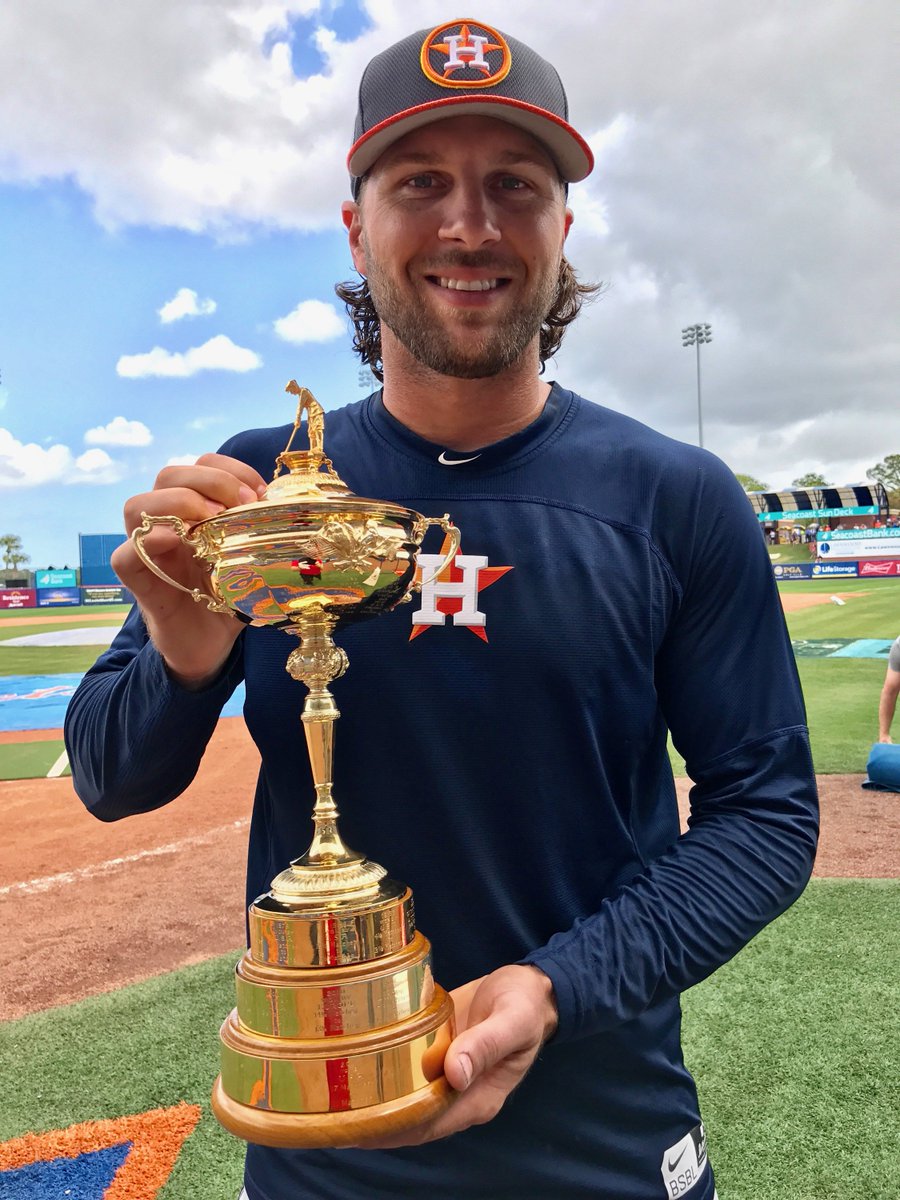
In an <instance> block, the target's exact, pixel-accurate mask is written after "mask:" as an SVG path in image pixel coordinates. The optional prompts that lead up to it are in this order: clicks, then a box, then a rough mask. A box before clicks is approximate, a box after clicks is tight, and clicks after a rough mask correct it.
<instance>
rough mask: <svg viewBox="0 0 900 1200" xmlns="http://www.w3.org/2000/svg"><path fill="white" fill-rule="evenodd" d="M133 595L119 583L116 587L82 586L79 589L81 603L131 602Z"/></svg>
mask: <svg viewBox="0 0 900 1200" xmlns="http://www.w3.org/2000/svg"><path fill="white" fill-rule="evenodd" d="M133 600H134V598H133V596H132V595H131V592H129V591H128V589H127V588H123V587H122V586H121V584H119V586H117V587H111V586H102V585H100V584H98V585H97V586H96V587H83V588H82V589H81V603H82V604H131V603H133Z"/></svg>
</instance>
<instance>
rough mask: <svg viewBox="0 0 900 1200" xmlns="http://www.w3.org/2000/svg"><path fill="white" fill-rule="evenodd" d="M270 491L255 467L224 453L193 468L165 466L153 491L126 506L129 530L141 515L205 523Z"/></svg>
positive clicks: (210, 456) (206, 457) (208, 456)
mask: <svg viewBox="0 0 900 1200" xmlns="http://www.w3.org/2000/svg"><path fill="white" fill-rule="evenodd" d="M265 488H266V483H265V480H264V479H263V478H262V476H261V475H260V474H259V472H258V471H255V470H254V469H253V468H252V467H248V466H247V465H246V463H242V462H238V460H237V459H234V458H228V457H226V456H225V455H222V454H204V455H202V457H200V458H198V459H197V462H196V463H195V464H194V465H193V466H171V467H163V469H162V470H161V471H160V473H159V475H158V476H157V477H156V483H155V484H154V487H153V491H151V492H144V493H142V494H141V495H139V496H132V497H131V499H130V500H128V501H127V503H126V505H125V528H126V530H127V532H128V533H129V534H130V533H131V532H132V531H133V530H134V529H135V528H137V526H138V525H140V523H141V513H143V512H146V513H148V514H150V515H152V516H164V515H165V516H169V515H171V516H177V517H181V519H182V520H183V521H185V522H186V523H188V524H191V523H195V522H197V521H203V520H205V519H206V518H207V517H210V516H214V515H215V514H216V513H219V512H221V511H222V510H223V509H225V508H236V507H237V506H238V505H241V504H252V503H253V502H254V501H256V500H258V499H259V498H260V496H261V495H262V494H263V492H264V491H265Z"/></svg>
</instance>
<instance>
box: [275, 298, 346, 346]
mask: <svg viewBox="0 0 900 1200" xmlns="http://www.w3.org/2000/svg"><path fill="white" fill-rule="evenodd" d="M274 328H275V332H276V333H277V334H278V336H279V337H280V338H283V339H284V341H286V342H293V343H294V344H296V345H299V344H301V343H303V342H330V341H332V340H333V339H334V338H337V337H343V336H344V335H346V333H347V322H346V320H345V319H344V318H343V317H340V316H338V311H337V309H336V308H335V307H334V305H333V304H326V303H325V302H324V301H322V300H302V301H301V302H300V303H299V304H298V305H297V307H296V308H295V309H294V310H293V312H289V313H288V315H287V316H286V317H279V318H278V320H277V321H275V323H274Z"/></svg>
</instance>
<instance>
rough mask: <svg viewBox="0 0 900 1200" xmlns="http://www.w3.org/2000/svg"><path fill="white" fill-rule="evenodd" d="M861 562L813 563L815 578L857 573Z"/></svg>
mask: <svg viewBox="0 0 900 1200" xmlns="http://www.w3.org/2000/svg"><path fill="white" fill-rule="evenodd" d="M858 567H859V563H855V562H824V563H813V569H812V573H813V578H814V579H815V578H818V577H819V576H822V575H854V576H855V575H856V574H857V573H858V571H857V568H858Z"/></svg>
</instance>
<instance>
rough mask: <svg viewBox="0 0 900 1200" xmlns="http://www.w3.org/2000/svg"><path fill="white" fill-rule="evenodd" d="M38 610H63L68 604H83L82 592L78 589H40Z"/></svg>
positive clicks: (38, 592)
mask: <svg viewBox="0 0 900 1200" xmlns="http://www.w3.org/2000/svg"><path fill="white" fill-rule="evenodd" d="M37 603H38V608H61V607H63V606H64V605H68V604H80V603H81V590H80V588H77V587H58V588H38V589H37Z"/></svg>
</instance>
